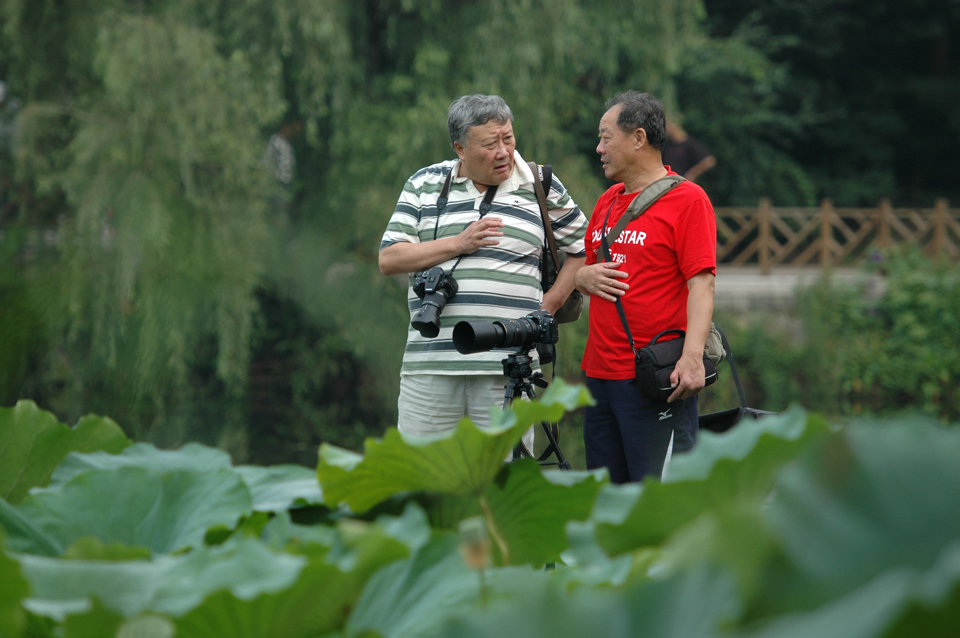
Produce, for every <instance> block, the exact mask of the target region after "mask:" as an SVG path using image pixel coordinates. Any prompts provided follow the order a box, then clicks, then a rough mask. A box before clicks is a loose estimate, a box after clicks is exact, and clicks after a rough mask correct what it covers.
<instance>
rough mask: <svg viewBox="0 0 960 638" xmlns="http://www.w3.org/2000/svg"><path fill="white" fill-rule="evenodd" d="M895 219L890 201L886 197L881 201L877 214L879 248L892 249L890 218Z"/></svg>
mask: <svg viewBox="0 0 960 638" xmlns="http://www.w3.org/2000/svg"><path fill="white" fill-rule="evenodd" d="M892 217H893V207H892V206H891V205H890V200H889V199H887V198H886V197H884V198H883V199H881V200H880V209H879V211H878V213H877V246H879V247H880V248H890V218H892Z"/></svg>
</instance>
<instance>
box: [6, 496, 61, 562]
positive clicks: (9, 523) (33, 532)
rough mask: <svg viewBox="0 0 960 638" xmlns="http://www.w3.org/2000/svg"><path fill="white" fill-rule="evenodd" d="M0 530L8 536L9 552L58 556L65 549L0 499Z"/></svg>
mask: <svg viewBox="0 0 960 638" xmlns="http://www.w3.org/2000/svg"><path fill="white" fill-rule="evenodd" d="M0 528H2V529H5V530H6V531H7V534H9V537H8V539H7V547H8V548H9V549H10V550H11V551H15V552H27V553H30V554H41V555H43V556H59V555H60V554H62V553H63V550H64V549H65V548H66V546H64V545H62V544H61V543H60V542H59V541H58V540H57V539H55V538H53V537H51V536H49V535H48V534H47V533H46V532H44V531H43V530H42V529H40V528H39V527H37V526H36V525H34V524H33V522H32V521H30V520H28V519H27V518H25V517H24V516H23V514H21V513H20V511H19V510H17V508H15V507H14V506H12V505H10V504H9V503H7V502H6V501H5V500H3V499H0ZM0 531H2V530H0Z"/></svg>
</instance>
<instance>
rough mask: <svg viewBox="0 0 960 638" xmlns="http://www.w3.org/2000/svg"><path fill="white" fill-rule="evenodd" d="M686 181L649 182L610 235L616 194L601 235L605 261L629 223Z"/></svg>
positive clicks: (619, 305) (677, 178)
mask: <svg viewBox="0 0 960 638" xmlns="http://www.w3.org/2000/svg"><path fill="white" fill-rule="evenodd" d="M685 181H687V180H686V179H684V178H683V177H680V176H679V175H667V176H666V177H661V178H660V179H658V180H656V181H655V182H652V183H651V184H649V185H648V186H647V187H646V188H644V189H643V190H642V191H640V193H638V194H637V196H636V197H634V198H633V201H632V202H630V205H629V206H628V207H627V210H625V211H624V212H623V215H622V216H621V217H620V219H619V221H617V225H616V226H614V227H613V230H611V231H610V234H609V235H608V234H607V232H606V231H607V222H608V221H609V219H610V211H612V210H613V207H614V205H616V203H617V198H616V196H614V198H613V201H612V202H610V207H609V208H608V209H607V214H606V216H605V217H604V218H603V228H602V231H601V232H602V235H601V236H600V247H601V249H602V250H603V259H604V261H613V259H611V257H610V245H611V244H614V243H616V241H617V238H619V237H620V233H622V232H623V229H624V228H626V227H627V224H629V223H630V222H632V221H633V220H635V219H636V218H638V217H640V215H643V214H644V213H645V212H646V211H647V209H648V208H650V207H651V206H653V204H654V203H655V202H656V201H657V200H658V199H660V198H661V197H663V196H664V195H666V194H667V193H669V192H670V191H672V190H673V189H674V188H676V187H677V186H679V185H680V184H682V183H683V182H685ZM611 238H612V239H611ZM615 303H616V305H617V312H618V313H619V314H620V321H622V322H623V329H624V331H626V333H627V340H628V341H629V342H630V349H631V350H633V354H634V355H636V354H637V346H636V344H635V343H634V342H633V334H632V333H631V332H630V326H629V325H628V324H627V314H626V312H624V310H623V303H621V301H620V297H617V298H616V302H615Z"/></svg>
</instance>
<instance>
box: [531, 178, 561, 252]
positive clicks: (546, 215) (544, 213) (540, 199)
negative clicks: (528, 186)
mask: <svg viewBox="0 0 960 638" xmlns="http://www.w3.org/2000/svg"><path fill="white" fill-rule="evenodd" d="M527 166H529V167H530V171H531V172H532V173H533V190H534V192H535V193H536V194H537V203H538V204H540V217H541V219H543V236H544V238H546V241H547V247H548V248H549V249H550V254H551V255H552V256H553V263H554V264H555V265H556V267H557V270H560V255H559V254H558V253H557V238H556V237H554V235H553V226H551V225H550V212H549V210H548V208H547V192H546V190H544V187H543V185H544V184H547V188H550V184H552V183H553V168H552V167H550V166H543V167H540V166H537V163H536V162H527ZM541 168H543V172H542V174H541V171H540V169H541Z"/></svg>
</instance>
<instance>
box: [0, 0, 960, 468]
mask: <svg viewBox="0 0 960 638" xmlns="http://www.w3.org/2000/svg"><path fill="white" fill-rule="evenodd" d="M958 6H960V3H958V2H956V1H952V0H917V1H915V2H911V3H893V2H891V1H889V0H884V1H883V2H880V3H875V4H873V5H871V7H870V8H863V7H860V6H859V4H857V5H854V4H853V3H851V2H829V3H828V2H823V1H822V0H819V1H818V0H804V1H802V2H799V3H798V2H793V3H786V2H780V1H779V0H776V1H774V2H766V3H760V2H752V1H749V0H706V1H705V2H703V3H701V2H700V0H681V1H679V2H677V1H668V0H641V1H639V2H637V1H627V0H596V1H594V2H590V3H587V2H584V1H582V0H555V1H553V2H546V1H545V0H512V1H509V2H508V1H506V0H478V1H475V2H463V3H449V2H446V3H445V2H441V1H440V0H361V1H359V2H346V1H344V0H317V1H312V2H301V1H298V0H270V1H267V0H243V1H241V2H237V1H235V0H234V1H226V0H207V1H205V2H199V1H197V0H153V1H151V0H140V1H133V0H127V1H124V0H85V1H83V2H63V1H62V0H33V1H31V2H23V1H22V0H0V80H4V81H5V82H6V93H5V98H4V100H3V102H0V123H2V124H3V126H4V128H3V129H2V131H0V132H2V133H3V135H0V233H2V234H0V404H2V405H12V404H13V403H14V402H15V401H16V400H17V399H19V398H31V399H34V400H35V401H37V402H38V403H39V404H40V405H42V406H43V407H44V408H46V409H50V410H52V411H54V412H55V413H56V414H57V415H58V416H59V417H60V418H61V419H62V420H64V421H67V422H73V421H75V420H76V419H77V418H78V417H79V416H80V415H81V414H85V413H88V412H96V413H100V414H108V415H110V416H112V417H114V418H115V419H116V420H117V421H118V422H120V423H121V424H123V426H124V427H125V428H126V430H127V431H128V433H130V434H131V436H133V437H135V438H137V439H139V440H149V441H154V442H156V443H158V444H160V445H165V446H172V445H177V444H179V443H182V442H184V441H187V440H200V441H203V442H206V443H212V444H216V445H219V446H221V447H223V448H225V449H227V450H228V451H230V452H231V454H233V456H234V458H235V460H237V461H238V462H242V461H252V462H258V463H277V462H283V461H293V462H300V463H304V464H306V465H313V464H315V461H316V449H317V445H318V444H319V442H320V441H321V440H327V441H331V442H333V443H337V444H339V445H342V446H346V447H354V448H357V447H359V445H360V443H361V441H362V439H363V437H365V436H369V435H380V434H381V433H382V432H383V431H384V429H385V428H387V427H389V426H390V425H391V424H393V423H394V419H395V413H396V407H395V402H396V399H395V395H396V388H397V376H398V371H399V365H400V355H401V352H402V348H403V341H404V337H405V331H406V328H407V314H406V310H405V303H404V295H405V293H404V288H405V278H402V277H401V278H386V277H382V276H381V275H380V274H379V272H378V270H377V267H376V258H377V248H378V245H379V239H380V235H381V233H382V231H383V228H384V227H385V224H386V221H387V219H388V218H389V216H390V213H391V212H392V210H393V207H394V205H395V203H396V199H397V196H398V195H399V192H400V189H401V187H402V185H403V182H404V181H405V180H406V178H407V177H408V176H409V175H411V174H412V173H413V172H414V171H416V170H417V169H419V168H420V167H422V166H424V165H427V164H430V163H433V162H437V161H440V160H442V159H447V158H451V157H453V151H452V149H450V146H449V142H448V138H447V131H446V109H447V106H448V105H449V103H450V102H451V100H452V99H453V98H455V97H456V96H458V95H461V94H464V93H472V92H484V93H498V94H501V95H503V96H504V98H505V99H506V100H507V102H508V103H509V104H510V105H511V106H512V107H513V110H514V113H515V115H516V122H515V128H516V131H517V136H518V140H519V145H518V150H519V151H520V152H521V153H522V154H523V155H524V157H525V158H527V159H531V160H536V161H538V162H540V163H549V164H552V165H553V166H554V168H555V171H556V174H557V175H558V176H560V177H561V179H562V180H563V181H564V183H565V184H566V185H567V187H568V188H569V189H570V190H571V192H572V193H573V195H574V197H575V199H576V200H577V202H578V203H579V204H580V206H581V207H582V208H583V209H584V210H585V211H587V212H588V213H589V211H591V210H592V207H593V204H594V202H595V201H596V198H597V196H598V195H599V194H600V193H601V192H602V191H603V190H604V189H605V188H606V182H605V180H604V178H603V176H602V171H601V170H600V166H599V163H598V162H597V161H596V154H595V151H594V148H595V146H596V126H597V121H598V119H599V117H600V115H601V114H602V111H603V102H604V101H605V100H606V99H607V98H608V97H609V96H610V95H612V94H613V93H615V92H616V91H619V90H625V89H634V88H636V89H642V90H647V91H651V92H653V93H655V94H657V95H660V96H662V97H663V98H664V100H665V102H666V103H667V105H668V107H669V108H670V109H671V110H674V111H677V112H681V113H682V114H683V116H684V125H685V127H686V128H687V130H688V131H690V132H691V134H693V135H695V136H696V137H698V138H699V139H700V140H701V141H703V142H704V143H705V144H706V145H707V146H708V148H710V149H711V151H712V152H713V153H714V155H716V157H717V158H718V160H719V164H718V166H717V168H716V169H714V170H713V171H711V172H709V173H707V174H706V175H705V176H704V177H703V179H702V182H701V183H702V184H703V185H704V187H705V188H706V189H707V190H708V192H709V193H710V195H711V197H712V198H713V200H714V203H715V204H716V205H732V204H754V203H755V202H756V200H757V198H758V197H760V196H768V197H771V198H773V200H774V202H775V203H776V204H779V205H787V204H799V205H807V204H813V203H815V202H816V200H817V199H818V198H819V197H822V196H831V197H833V198H834V199H835V201H836V202H837V203H838V204H867V205H873V204H875V201H876V199H877V198H878V197H880V196H890V197H893V198H894V199H895V200H896V201H895V203H913V202H917V203H922V204H925V205H929V202H930V200H931V199H932V197H934V196H946V197H953V198H954V200H957V199H958V198H957V197H956V195H957V194H958V193H957V190H958V188H960V187H958V186H957V184H956V183H955V182H954V181H953V180H951V179H950V178H949V177H950V176H949V173H950V171H949V168H950V166H952V165H954V164H953V159H952V154H948V153H951V151H952V150H953V149H952V148H951V147H952V146H953V144H954V143H955V142H956V140H957V137H958V135H957V133H958V128H960V123H958V122H960V120H958V119H957V112H958V111H957V110H956V109H955V108H951V106H952V104H953V103H954V100H953V99H952V98H954V97H956V94H957V90H958V86H960V85H958V81H960V72H958V65H957V57H958V54H957V51H956V50H955V49H951V47H950V42H954V41H957V39H956V37H955V36H956V35H957V31H958V23H960V18H958ZM580 323H581V324H585V322H580ZM584 333H585V325H580V324H577V325H570V326H564V327H563V329H562V334H563V336H562V340H561V348H560V359H559V362H558V366H557V373H558V374H560V375H562V376H564V377H566V378H568V379H571V380H574V381H575V380H578V379H579V370H578V365H579V357H580V354H581V353H582V346H583V339H584ZM781 407H782V406H781Z"/></svg>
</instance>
